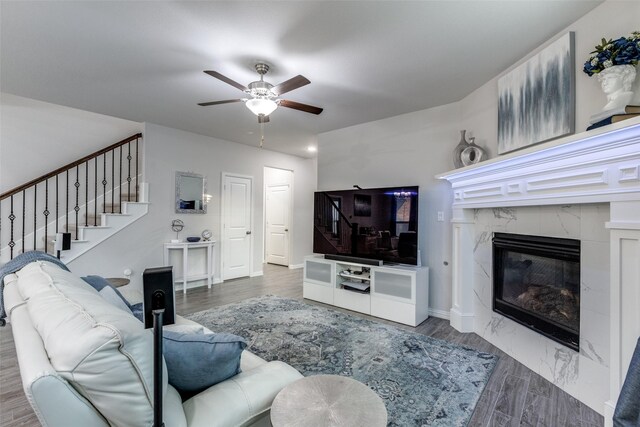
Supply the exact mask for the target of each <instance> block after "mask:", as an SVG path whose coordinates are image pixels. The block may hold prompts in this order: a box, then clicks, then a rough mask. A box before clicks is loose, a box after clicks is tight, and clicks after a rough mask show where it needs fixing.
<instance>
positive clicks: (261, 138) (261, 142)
mask: <svg viewBox="0 0 640 427" xmlns="http://www.w3.org/2000/svg"><path fill="white" fill-rule="evenodd" d="M263 144H264V122H261V123H260V148H262V145H263Z"/></svg>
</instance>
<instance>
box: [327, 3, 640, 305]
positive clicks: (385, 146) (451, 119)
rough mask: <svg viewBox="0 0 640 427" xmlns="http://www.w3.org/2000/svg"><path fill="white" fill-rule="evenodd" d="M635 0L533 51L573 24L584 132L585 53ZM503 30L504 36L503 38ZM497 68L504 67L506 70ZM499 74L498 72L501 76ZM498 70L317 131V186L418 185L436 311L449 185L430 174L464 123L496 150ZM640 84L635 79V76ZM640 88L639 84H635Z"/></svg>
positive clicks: (618, 25)
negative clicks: (435, 99)
mask: <svg viewBox="0 0 640 427" xmlns="http://www.w3.org/2000/svg"><path fill="white" fill-rule="evenodd" d="M639 16H640V2H639V1H606V2H604V3H603V4H602V5H600V6H598V7H597V8H595V9H593V10H592V11H591V12H589V13H588V14H586V15H585V16H583V17H582V18H580V19H579V20H578V21H576V22H575V23H573V24H571V25H570V26H569V27H567V28H566V29H565V30H563V31H561V32H560V33H558V34H557V35H556V36H554V37H552V38H551V39H550V40H549V41H548V42H546V43H544V44H543V45H542V46H540V47H539V48H538V49H536V50H535V51H533V52H531V54H529V55H527V57H525V58H523V59H522V60H521V61H519V62H518V63H516V64H513V66H512V67H511V68H509V69H508V70H505V71H504V73H506V72H508V71H509V70H511V69H512V68H514V67H516V66H518V65H519V64H520V63H522V62H524V61H526V60H527V59H528V58H529V57H530V56H531V55H533V54H535V53H536V52H538V51H539V50H541V49H543V48H544V47H545V46H546V45H548V44H549V43H551V42H552V41H554V40H555V39H556V38H557V37H558V36H560V35H562V34H565V33H566V32H567V31H575V33H576V34H575V41H576V43H575V46H576V133H579V132H582V131H584V130H585V129H586V128H587V126H588V121H589V117H590V116H591V115H592V114H594V113H597V112H598V111H600V110H601V109H602V107H603V106H604V104H605V96H604V95H603V93H602V91H601V89H600V84H599V83H598V81H597V79H596V78H595V77H588V76H587V75H586V74H584V73H583V72H582V65H583V63H584V62H585V61H586V60H587V58H588V56H589V52H591V51H592V50H593V49H594V46H595V45H596V44H598V43H599V42H600V39H601V38H602V37H606V38H607V39H609V38H617V37H619V36H622V35H627V34H629V33H630V32H631V31H633V30H638V29H639V27H638V17H639ZM507 38H508V35H505V39H507ZM504 73H502V74H504ZM502 74H501V75H502ZM498 77H499V76H496V78H494V79H492V80H490V81H489V82H487V83H486V84H484V85H483V86H482V87H480V88H478V89H477V90H476V91H474V92H473V93H471V94H470V95H468V96H467V97H465V98H464V99H462V100H461V101H459V102H457V103H454V104H450V105H446V106H441V107H436V108H432V109H428V110H423V111H419V112H415V113H411V114H405V115H402V116H398V117H392V118H389V119H384V120H378V121H375V122H370V123H365V124H361V125H358V126H353V127H349V128H345V129H340V130H336V131H332V132H326V133H323V134H320V135H319V137H318V151H319V152H318V188H319V189H323V190H336V189H348V188H351V187H352V185H353V184H358V185H360V186H361V187H376V186H386V185H408V184H411V183H418V184H419V185H420V190H421V193H420V197H421V203H420V235H421V237H420V242H419V244H420V248H421V249H422V262H423V264H424V265H428V266H429V267H430V268H431V272H430V286H431V289H430V302H431V304H430V305H431V307H430V308H431V309H432V311H434V312H435V313H436V314H437V313H440V312H442V311H446V312H447V313H448V311H449V309H450V308H451V290H450V288H451V270H450V268H449V267H447V266H444V265H443V262H444V261H449V260H450V252H451V226H450V224H449V219H450V217H451V216H450V213H451V209H450V204H451V192H450V188H449V186H448V184H444V183H441V182H438V181H437V180H435V179H434V178H433V176H434V175H436V174H439V173H442V172H446V171H448V170H450V169H453V163H452V160H451V151H452V150H453V148H454V147H455V146H456V144H457V143H458V141H459V140H460V137H459V133H458V131H459V130H460V129H466V130H467V133H468V135H469V136H475V137H476V144H478V145H480V146H481V147H483V148H485V149H486V150H487V152H488V154H489V157H490V158H492V157H496V156H497V138H498V129H497V124H498V108H497V105H498V103H497V101H498V95H497V94H498V86H497V81H498ZM636 86H640V78H638V79H637V81H636ZM638 92H639V93H640V87H639V89H638ZM438 210H443V211H445V222H444V223H438V222H436V211H438Z"/></svg>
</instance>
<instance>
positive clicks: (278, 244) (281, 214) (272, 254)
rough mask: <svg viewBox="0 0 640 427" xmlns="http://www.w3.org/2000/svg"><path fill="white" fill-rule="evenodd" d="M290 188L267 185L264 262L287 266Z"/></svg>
mask: <svg viewBox="0 0 640 427" xmlns="http://www.w3.org/2000/svg"><path fill="white" fill-rule="evenodd" d="M290 203H291V186H290V185H289V184H279V185H269V184H267V205H266V209H265V213H266V217H267V224H266V226H267V239H266V240H267V241H266V248H265V249H266V260H267V262H268V263H271V264H279V265H286V266H288V265H289V210H290Z"/></svg>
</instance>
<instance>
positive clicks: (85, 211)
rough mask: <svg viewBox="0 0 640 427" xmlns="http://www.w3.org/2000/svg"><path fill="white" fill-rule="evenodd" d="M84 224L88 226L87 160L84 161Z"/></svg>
mask: <svg viewBox="0 0 640 427" xmlns="http://www.w3.org/2000/svg"><path fill="white" fill-rule="evenodd" d="M84 226H85V227H88V226H89V161H88V160H87V161H86V162H85V163H84Z"/></svg>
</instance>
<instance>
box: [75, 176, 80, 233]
mask: <svg viewBox="0 0 640 427" xmlns="http://www.w3.org/2000/svg"><path fill="white" fill-rule="evenodd" d="M73 185H74V186H75V187H76V206H75V207H74V208H73V210H74V211H75V212H76V225H75V228H76V237H75V239H74V240H78V213H79V212H80V206H79V205H78V201H79V198H80V165H78V166H76V183H75V184H73Z"/></svg>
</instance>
